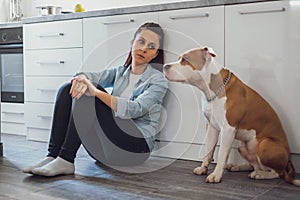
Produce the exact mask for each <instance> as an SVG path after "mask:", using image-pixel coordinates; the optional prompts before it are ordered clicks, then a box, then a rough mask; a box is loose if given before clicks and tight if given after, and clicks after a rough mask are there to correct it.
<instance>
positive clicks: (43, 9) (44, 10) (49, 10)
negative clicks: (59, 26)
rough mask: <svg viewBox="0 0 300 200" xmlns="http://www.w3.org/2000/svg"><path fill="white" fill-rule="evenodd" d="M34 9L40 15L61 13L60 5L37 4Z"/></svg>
mask: <svg viewBox="0 0 300 200" xmlns="http://www.w3.org/2000/svg"><path fill="white" fill-rule="evenodd" d="M36 9H37V10H38V13H39V14H40V15H42V16H46V15H59V14H62V7H60V6H38V7H36Z"/></svg>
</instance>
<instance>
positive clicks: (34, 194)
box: [0, 134, 300, 200]
mask: <svg viewBox="0 0 300 200" xmlns="http://www.w3.org/2000/svg"><path fill="white" fill-rule="evenodd" d="M2 142H3V146H4V151H3V152H4V157H0V200H2V199H5V200H21V199H22V200H24V199H26V200H35V199H36V200H40V199H43V200H60V199H76V200H80V199H84V200H89V199H91V200H95V199H122V200H123V199H124V200H126V199H134V200H135V199H144V200H154V199H174V200H177V199H178V200H183V199H207V198H209V199H214V200H218V199H220V200H221V199H222V200H224V199H225V200H226V199H228V200H229V199H237V200H238V199H265V200H269V199H270V200H271V199H272V200H277V199H278V200H279V199H289V200H293V199H299V196H300V188H299V187H296V186H293V185H289V184H287V183H285V182H284V181H283V180H281V179H273V180H251V179H249V178H248V172H238V173H233V172H225V173H224V176H223V179H222V182H221V183H219V184H208V183H205V176H196V175H194V174H193V173H192V170H193V169H194V167H196V166H198V165H199V163H198V162H194V161H186V160H169V159H162V158H157V157H153V158H151V159H150V160H149V162H147V163H145V165H142V166H139V167H137V168H133V167H130V168H126V167H120V168H118V170H116V169H112V168H109V167H106V166H104V165H102V164H100V163H97V162H95V160H93V159H92V158H91V157H90V156H88V154H87V153H86V151H85V150H84V149H83V148H80V151H79V152H78V155H77V158H76V162H75V166H76V171H75V174H74V175H68V176H56V177H51V178H45V177H41V176H34V175H28V174H24V173H22V172H21V169H22V168H23V167H25V166H27V165H29V164H31V163H36V162H37V161H39V160H40V159H42V158H44V157H45V155H46V153H47V152H46V151H47V144H46V143H42V142H34V141H27V140H26V138H25V137H24V136H16V135H8V134H2ZM213 167H214V166H213V165H212V166H211V167H210V169H209V170H210V171H212V170H213ZM137 172H139V173H137ZM297 177H298V178H300V176H299V174H297Z"/></svg>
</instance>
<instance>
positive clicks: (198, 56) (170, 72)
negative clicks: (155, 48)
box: [163, 47, 216, 82]
mask: <svg viewBox="0 0 300 200" xmlns="http://www.w3.org/2000/svg"><path fill="white" fill-rule="evenodd" d="M213 57H216V54H215V52H214V51H213V49H212V48H209V47H204V48H197V49H192V50H189V51H187V52H185V53H184V54H182V55H181V56H179V59H178V61H177V62H173V63H168V64H165V65H164V68H163V71H164V74H165V76H166V77H167V78H168V79H169V80H170V81H176V82H185V81H188V80H189V79H190V78H191V77H192V76H193V74H194V73H195V72H197V71H202V70H203V69H204V68H205V67H206V66H207V65H208V64H209V62H211V60H212V58H213Z"/></svg>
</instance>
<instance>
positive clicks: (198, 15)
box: [169, 13, 209, 20]
mask: <svg viewBox="0 0 300 200" xmlns="http://www.w3.org/2000/svg"><path fill="white" fill-rule="evenodd" d="M201 17H209V13H198V14H193V15H174V16H170V17H169V18H170V19H171V20H179V19H190V18H201Z"/></svg>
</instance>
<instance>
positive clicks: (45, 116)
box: [36, 115, 52, 119]
mask: <svg viewBox="0 0 300 200" xmlns="http://www.w3.org/2000/svg"><path fill="white" fill-rule="evenodd" d="M36 116H37V117H39V118H42V119H45V118H47V119H49V118H52V116H50V115H36Z"/></svg>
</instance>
